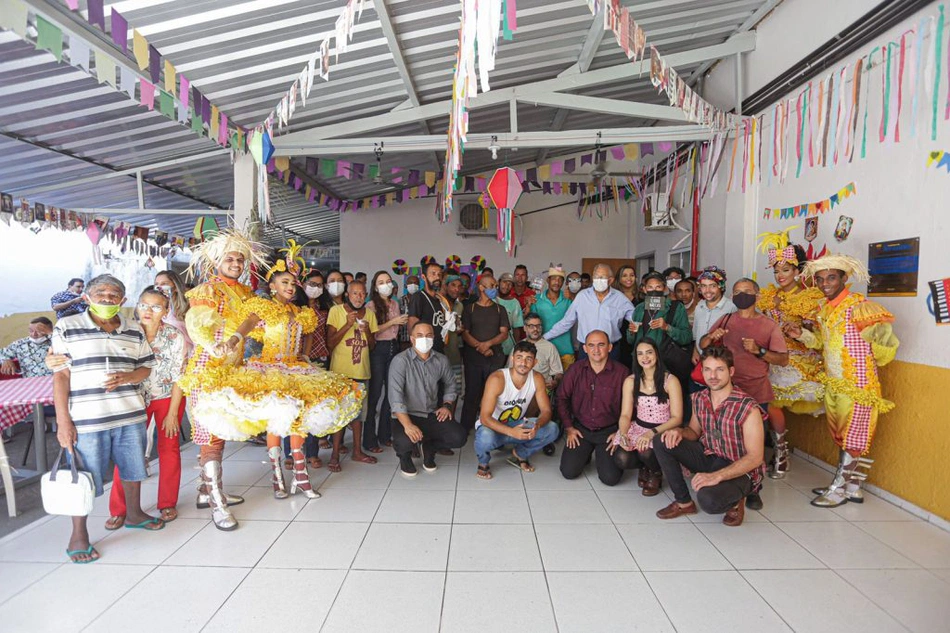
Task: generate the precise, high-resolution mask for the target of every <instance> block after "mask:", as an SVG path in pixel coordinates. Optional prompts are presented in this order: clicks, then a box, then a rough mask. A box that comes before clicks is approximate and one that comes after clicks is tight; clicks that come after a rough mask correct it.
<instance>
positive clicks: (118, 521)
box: [105, 517, 125, 532]
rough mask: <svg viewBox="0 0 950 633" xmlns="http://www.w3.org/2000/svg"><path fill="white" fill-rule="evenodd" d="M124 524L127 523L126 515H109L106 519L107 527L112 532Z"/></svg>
mask: <svg viewBox="0 0 950 633" xmlns="http://www.w3.org/2000/svg"><path fill="white" fill-rule="evenodd" d="M123 525H125V517H109V519H108V520H107V521H106V525H105V528H106V529H107V530H109V531H110V532H112V531H113V530H118V529H119V528H120V527H122V526H123ZM110 526H111V527H110Z"/></svg>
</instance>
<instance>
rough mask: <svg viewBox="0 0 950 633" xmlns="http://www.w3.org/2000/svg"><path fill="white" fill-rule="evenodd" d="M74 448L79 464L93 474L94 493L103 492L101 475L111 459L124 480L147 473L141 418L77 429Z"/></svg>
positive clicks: (136, 479) (108, 466) (135, 479)
mask: <svg viewBox="0 0 950 633" xmlns="http://www.w3.org/2000/svg"><path fill="white" fill-rule="evenodd" d="M37 439H38V441H42V440H41V439H40V438H37ZM73 450H74V451H76V453H78V454H79V458H80V460H81V461H82V463H81V464H78V466H80V467H81V470H85V471H87V472H88V473H89V474H91V475H92V479H93V481H95V483H96V496H97V497H98V496H99V495H101V494H102V477H103V475H105V474H108V473H111V472H112V471H111V470H110V468H111V467H110V465H109V461H110V460H111V461H112V462H113V463H115V465H116V467H117V468H118V469H119V476H120V477H122V480H123V481H143V480H144V479H145V477H146V473H145V423H144V422H139V423H138V424H128V425H126V426H120V427H119V428H117V429H110V430H108V431H96V432H94V433H83V432H82V431H80V432H79V433H78V434H77V435H76V445H75V446H74V447H73Z"/></svg>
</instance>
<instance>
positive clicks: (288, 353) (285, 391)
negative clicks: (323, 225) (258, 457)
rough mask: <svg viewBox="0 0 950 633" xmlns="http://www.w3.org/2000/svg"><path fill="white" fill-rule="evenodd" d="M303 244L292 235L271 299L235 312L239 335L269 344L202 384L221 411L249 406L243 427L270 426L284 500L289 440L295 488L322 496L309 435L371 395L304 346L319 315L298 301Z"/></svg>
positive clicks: (277, 486)
mask: <svg viewBox="0 0 950 633" xmlns="http://www.w3.org/2000/svg"><path fill="white" fill-rule="evenodd" d="M301 248H302V247H301V246H300V245H297V244H295V243H293V242H292V241H291V243H290V245H289V247H288V248H286V249H283V250H282V252H284V253H285V254H286V256H285V258H284V259H280V260H278V261H277V262H276V263H275V264H274V266H273V267H271V269H270V271H269V272H268V273H267V276H266V277H265V280H266V281H267V283H268V285H269V288H270V294H271V299H264V298H261V297H251V298H249V299H247V300H246V301H244V302H243V303H242V304H241V306H240V308H239V309H238V310H236V312H235V314H234V316H233V317H232V318H233V319H234V322H235V323H237V324H239V325H237V327H236V331H237V337H232V339H231V340H233V339H234V338H242V337H245V336H247V337H250V338H253V339H254V340H256V341H259V342H260V343H262V345H263V348H262V350H261V353H260V355H259V356H255V357H251V358H249V359H248V360H247V361H246V362H245V364H244V366H242V367H238V368H231V369H230V371H228V372H221V373H216V374H214V375H211V376H207V377H206V378H205V381H204V383H203V384H202V385H201V388H202V389H203V390H204V391H205V392H206V393H207V395H206V396H204V397H203V398H202V400H203V401H204V402H205V403H206V405H207V406H211V403H212V402H214V404H215V405H217V406H218V407H219V411H221V410H222V409H224V408H227V407H231V409H232V411H239V412H245V414H244V415H243V416H242V415H240V414H236V413H232V415H231V416H230V417H231V418H232V419H235V418H238V417H243V419H242V420H240V428H239V431H241V432H246V433H250V434H255V433H260V432H261V431H264V430H266V431H267V454H268V457H269V458H270V461H271V467H272V469H273V477H272V479H271V483H272V484H273V487H274V496H275V497H276V498H278V499H284V498H286V497H288V496H289V495H288V492H287V488H286V485H285V483H284V476H283V469H282V454H281V448H280V442H281V438H282V437H284V436H288V435H289V436H290V449H291V457H292V458H293V471H294V477H293V479H292V480H291V485H290V493H289V494H295V493H296V492H297V490H300V491H302V492H303V493H304V494H305V495H306V496H307V497H308V498H311V499H314V498H317V497H319V496H320V494H319V493H318V492H316V491H315V490H313V486H312V485H311V483H310V476H309V474H308V471H307V463H306V460H305V459H304V453H303V445H304V439H305V437H306V436H307V434H308V433H311V434H313V435H315V436H317V437H323V436H326V435H330V434H332V433H335V432H336V431H338V430H340V429H342V428H343V427H344V426H346V424H347V423H348V422H349V421H350V420H351V419H352V418H353V417H354V416H355V415H356V414H357V413H358V412H359V411H360V409H361V407H362V403H363V397H364V392H363V389H362V387H361V386H360V385H359V384H358V383H356V382H354V381H352V380H350V379H349V378H346V377H345V376H341V375H340V374H336V373H333V372H330V371H326V370H323V369H321V368H318V367H313V366H311V365H310V362H309V359H308V357H307V355H306V353H305V351H304V350H306V349H308V343H309V341H308V339H309V335H310V333H311V332H313V330H314V329H315V328H316V326H317V315H316V313H315V312H314V311H313V310H312V309H311V308H309V307H303V308H301V307H298V306H296V305H294V302H293V301H294V297H295V296H296V293H297V288H298V286H299V277H298V276H299V274H300V273H301V272H302V271H303V266H302V263H303V262H302V260H301V259H300V258H299V256H298V253H299V251H300V249H301ZM229 343H230V340H229V342H228V343H227V344H229ZM262 404H263V405H264V406H263V407H262ZM262 408H263V409H264V410H263V411H261V409H262ZM248 412H249V413H248ZM254 416H257V417H254ZM222 417H224V416H222V415H219V416H218V418H219V419H220V418H222ZM216 434H217V435H221V433H220V432H216Z"/></svg>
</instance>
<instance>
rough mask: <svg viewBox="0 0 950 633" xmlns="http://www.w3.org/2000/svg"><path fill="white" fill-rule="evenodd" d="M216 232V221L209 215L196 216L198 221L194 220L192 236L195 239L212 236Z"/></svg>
mask: <svg viewBox="0 0 950 633" xmlns="http://www.w3.org/2000/svg"><path fill="white" fill-rule="evenodd" d="M217 233H218V222H217V220H215V219H214V218H212V217H210V216H204V217H201V218H198V221H197V222H195V231H194V236H195V238H196V239H199V240H202V239H206V238H209V237H214V236H215V235H216V234H217Z"/></svg>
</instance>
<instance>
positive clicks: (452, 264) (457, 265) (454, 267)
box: [445, 255, 462, 273]
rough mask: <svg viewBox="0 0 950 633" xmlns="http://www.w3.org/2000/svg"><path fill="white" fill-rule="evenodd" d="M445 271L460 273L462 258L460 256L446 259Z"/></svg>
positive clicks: (451, 256)
mask: <svg viewBox="0 0 950 633" xmlns="http://www.w3.org/2000/svg"><path fill="white" fill-rule="evenodd" d="M445 269H446V270H451V271H454V272H456V273H458V272H459V270H461V269H462V258H461V257H459V256H458V255H449V256H448V257H446V258H445Z"/></svg>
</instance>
